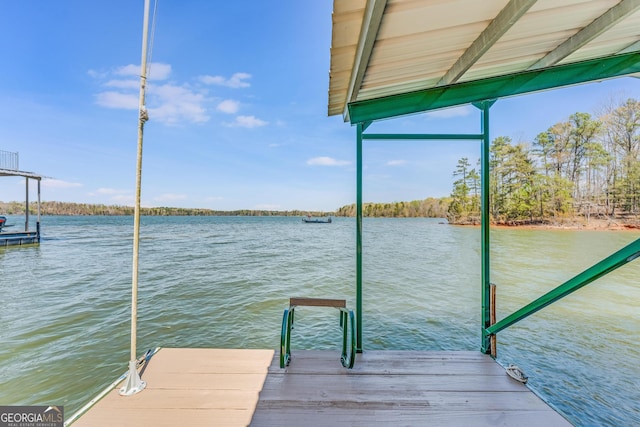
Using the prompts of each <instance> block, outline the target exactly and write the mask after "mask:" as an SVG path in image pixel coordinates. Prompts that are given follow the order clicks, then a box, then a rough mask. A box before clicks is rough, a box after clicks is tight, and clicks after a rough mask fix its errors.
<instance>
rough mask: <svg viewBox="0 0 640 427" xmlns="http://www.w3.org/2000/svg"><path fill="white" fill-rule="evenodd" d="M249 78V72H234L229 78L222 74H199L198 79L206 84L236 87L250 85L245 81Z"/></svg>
mask: <svg viewBox="0 0 640 427" xmlns="http://www.w3.org/2000/svg"><path fill="white" fill-rule="evenodd" d="M250 78H251V74H248V73H235V74H234V75H232V76H231V77H230V78H229V79H226V78H224V77H222V76H200V81H201V82H202V83H204V84H207V85H218V86H226V87H230V88H234V89H237V88H243V87H249V86H251V84H249V83H248V82H246V81H245V80H247V79H250Z"/></svg>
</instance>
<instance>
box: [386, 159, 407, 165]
mask: <svg viewBox="0 0 640 427" xmlns="http://www.w3.org/2000/svg"><path fill="white" fill-rule="evenodd" d="M406 164H407V161H406V160H389V161H388V162H387V166H402V165H406Z"/></svg>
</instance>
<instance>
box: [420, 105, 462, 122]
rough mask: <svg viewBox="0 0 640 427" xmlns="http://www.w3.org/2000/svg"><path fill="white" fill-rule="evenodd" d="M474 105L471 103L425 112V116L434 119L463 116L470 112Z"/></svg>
mask: <svg viewBox="0 0 640 427" xmlns="http://www.w3.org/2000/svg"><path fill="white" fill-rule="evenodd" d="M473 110H474V107H472V106H471V105H462V106H459V107H453V108H445V109H443V110H437V111H431V112H428V113H426V114H425V116H427V118H434V119H450V118H452V117H464V116H468V115H469V114H471V113H472V112H473Z"/></svg>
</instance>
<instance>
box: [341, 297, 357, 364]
mask: <svg viewBox="0 0 640 427" xmlns="http://www.w3.org/2000/svg"><path fill="white" fill-rule="evenodd" d="M355 325H356V321H355V315H354V314H353V310H346V309H341V310H340V326H342V355H341V357H340V363H342V366H344V367H345V368H349V369H351V368H353V365H354V364H355V362H356V351H355V349H356V329H355ZM349 332H351V340H350V341H351V342H350V344H351V351H350V352H349V354H348V355H347V343H348V341H349V340H348V335H349Z"/></svg>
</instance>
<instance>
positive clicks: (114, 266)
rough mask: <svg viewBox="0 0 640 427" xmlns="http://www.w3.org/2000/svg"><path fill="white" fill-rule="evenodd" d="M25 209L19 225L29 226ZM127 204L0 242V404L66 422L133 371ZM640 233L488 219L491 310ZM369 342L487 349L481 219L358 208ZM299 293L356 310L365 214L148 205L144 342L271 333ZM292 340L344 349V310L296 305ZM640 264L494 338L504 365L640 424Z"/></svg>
mask: <svg viewBox="0 0 640 427" xmlns="http://www.w3.org/2000/svg"><path fill="white" fill-rule="evenodd" d="M21 221H22V220H21V219H20V218H17V217H13V218H9V222H14V223H18V224H20V223H21ZM132 229H133V219H132V218H131V217H43V219H42V230H43V236H44V237H43V240H42V243H41V244H40V246H31V247H18V248H8V249H0V289H1V292H2V298H1V299H0V343H2V345H1V347H0V404H1V405H49V404H57V405H64V406H65V413H66V414H67V416H68V417H69V416H70V415H71V414H72V413H73V412H75V411H76V410H77V409H79V408H80V407H81V406H82V405H83V404H84V403H86V402H87V401H88V400H89V399H90V398H91V397H93V396H94V395H96V394H97V393H98V392H99V391H101V390H102V389H103V388H104V387H105V386H106V385H108V384H110V383H111V382H112V381H113V380H115V378H117V377H118V376H119V375H120V374H122V373H123V372H124V371H125V370H126V369H127V362H128V360H129V339H130V335H129V334H130V298H131V297H130V292H131V264H132V261H131V257H132ZM639 237H640V233H637V232H603V231H597V232H595V231H594V232H590V231H557V230H556V231H551V230H518V229H492V231H491V238H492V277H491V280H492V282H494V283H496V284H497V295H498V297H497V301H498V302H497V309H498V319H500V318H502V317H504V316H506V315H508V314H510V313H511V312H512V311H514V310H516V309H518V308H520V307H521V306H523V305H524V304H526V303H528V302H530V301H531V300H533V299H535V298H537V297H538V296H540V295H541V294H542V293H544V292H546V291H548V290H550V289H552V288H553V287H555V286H557V285H559V284H560V283H562V282H564V281H566V280H567V279H569V278H571V277H573V276H574V275H576V274H577V273H579V272H581V271H582V270H584V269H585V268H587V267H589V266H591V265H592V264H594V263H596V262H597V261H600V260H601V259H602V258H604V257H606V256H608V255H610V254H611V253H613V252H615V251H616V250H618V249H620V248H621V247H623V246H624V245H626V244H628V243H630V242H631V241H633V240H635V239H637V238H639ZM363 238H364V249H363V254H364V265H363V269H364V300H363V305H364V316H363V324H364V334H363V346H364V350H365V351H366V350H367V349H370V350H373V349H394V350H396V349H403V350H478V349H479V347H480V336H479V335H480V334H479V332H480V327H479V325H480V231H479V229H478V228H466V227H454V226H449V225H443V224H439V220H433V219H368V218H365V220H364V237H363ZM291 296H309V297H324V298H346V299H347V301H348V304H349V305H350V306H351V307H355V220H354V219H353V218H335V219H334V221H333V223H332V224H303V223H302V222H301V220H300V218H295V217H291V218H286V217H143V218H142V226H141V246H140V277H139V321H138V354H142V353H144V351H145V350H146V349H148V348H153V347H156V346H161V347H218V348H271V349H276V348H277V347H278V346H279V339H280V324H281V320H282V312H283V310H284V308H285V307H286V305H287V303H288V298H289V297H291ZM297 317H298V319H301V318H304V319H305V320H304V321H302V320H300V321H299V322H297V323H296V334H294V336H293V344H292V345H293V346H294V348H320V349H334V348H338V347H339V342H340V341H339V339H340V338H339V337H340V332H339V329H338V328H337V325H336V323H337V320H336V318H337V316H335V315H334V314H332V313H327V312H326V310H322V309H315V308H305V309H304V310H300V312H299V313H297ZM639 338H640V260H639V261H636V262H634V263H630V264H627V265H626V266H624V267H622V268H620V269H619V270H617V271H615V272H614V273H612V274H610V275H608V276H605V277H604V278H601V279H599V280H598V281H596V282H594V283H592V284H591V285H589V286H587V287H585V288H583V289H581V290H579V291H578V292H576V293H574V294H572V295H570V296H569V297H567V298H565V299H564V300H562V301H560V302H558V303H556V304H554V305H553V306H550V307H547V308H545V309H543V310H542V311H540V312H538V313H536V314H534V315H533V316H531V317H529V318H527V319H525V320H524V321H522V322H520V323H518V324H516V325H514V326H512V327H511V328H509V329H507V330H506V331H503V332H501V333H500V334H499V336H498V361H499V362H500V363H502V364H503V365H507V364H509V363H515V364H517V365H518V366H520V367H521V368H522V369H523V370H524V371H525V372H526V374H527V375H528V376H529V385H530V387H531V388H532V389H533V390H534V391H535V392H537V393H538V394H539V395H540V396H541V397H543V398H544V399H545V400H546V401H548V402H549V403H550V404H551V405H552V406H554V407H555V408H557V409H558V410H559V411H561V412H562V413H564V414H565V415H566V416H567V418H568V419H569V420H570V421H571V422H572V423H574V424H575V425H579V426H595V425H597V426H636V425H640V385H639V380H638V378H640V345H639V344H638V343H639V342H640V339H639Z"/></svg>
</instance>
